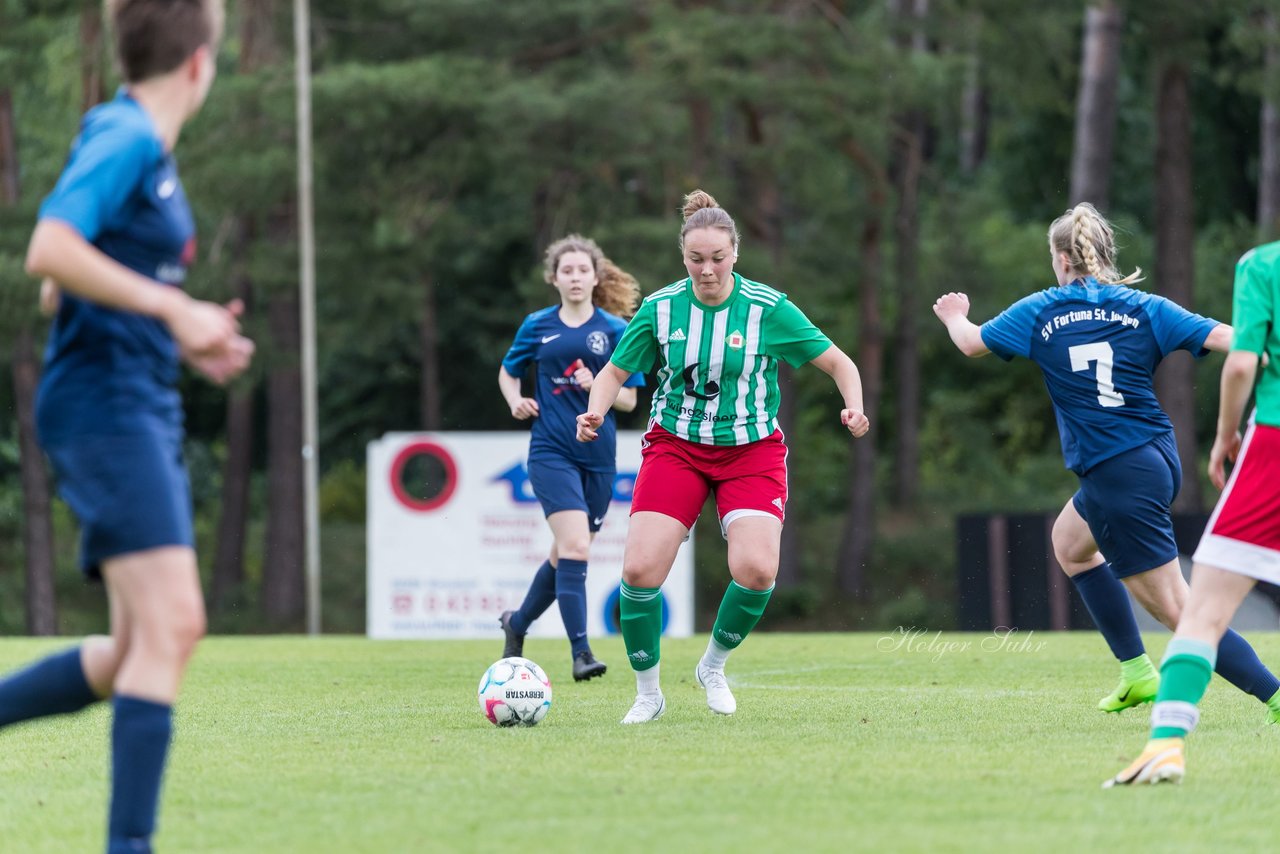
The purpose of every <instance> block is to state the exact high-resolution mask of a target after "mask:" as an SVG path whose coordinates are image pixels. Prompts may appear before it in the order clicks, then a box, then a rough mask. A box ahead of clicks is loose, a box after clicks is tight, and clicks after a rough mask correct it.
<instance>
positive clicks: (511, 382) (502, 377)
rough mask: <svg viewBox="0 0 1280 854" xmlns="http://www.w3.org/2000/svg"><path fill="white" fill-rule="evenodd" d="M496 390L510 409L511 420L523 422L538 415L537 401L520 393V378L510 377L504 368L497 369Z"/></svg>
mask: <svg viewBox="0 0 1280 854" xmlns="http://www.w3.org/2000/svg"><path fill="white" fill-rule="evenodd" d="M498 388H499V389H501V390H502V396H503V397H504V398H506V401H507V406H509V407H511V417H512V418H516V419H519V420H520V421H525V420H527V419H529V418H534V417H536V416H537V415H538V401H536V400H534V399H533V398H531V397H525V396H524V395H522V394H521V393H520V378H519V377H513V376H511V374H509V373H507V369H506V368H498Z"/></svg>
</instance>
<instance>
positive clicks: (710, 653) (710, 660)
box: [702, 638, 733, 671]
mask: <svg viewBox="0 0 1280 854" xmlns="http://www.w3.org/2000/svg"><path fill="white" fill-rule="evenodd" d="M731 652H733V650H731V649H728V648H727V647H723V646H721V645H720V644H718V643H716V639H715V638H712V639H711V640H710V642H708V643H707V651H706V652H704V653H703V654H702V666H703V667H705V668H706V669H708V670H721V671H723V670H724V664H725V662H726V661H728V660H729V653H731Z"/></svg>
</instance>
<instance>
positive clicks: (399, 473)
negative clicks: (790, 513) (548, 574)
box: [367, 431, 693, 640]
mask: <svg viewBox="0 0 1280 854" xmlns="http://www.w3.org/2000/svg"><path fill="white" fill-rule="evenodd" d="M640 437H641V434H640V433H638V432H634V431H623V432H619V433H618V475H617V479H616V480H615V481H614V494H613V504H612V506H611V507H610V510H609V514H608V516H606V517H605V521H604V526H603V527H602V528H601V530H600V533H599V534H597V535H596V539H595V542H594V543H592V546H591V562H590V569H589V570H588V572H587V633H588V634H589V635H591V636H592V637H600V636H602V635H607V634H616V633H617V632H618V622H617V613H618V584H619V581H620V580H621V577H622V551H623V546H624V544H625V543H626V538H627V522H628V518H629V511H630V503H631V490H632V487H633V486H634V484H635V478H636V472H637V471H639V468H640ZM528 449H529V434H528V433H527V432H503V433H464V432H460V433H449V432H442V433H388V434H387V435H385V436H383V437H382V438H381V439H379V440H377V441H374V442H370V443H369V449H368V469H367V471H368V478H369V481H368V498H369V510H368V514H369V516H368V546H367V548H368V589H367V595H368V606H367V607H368V634H369V637H371V638H383V639H391V638H399V639H408V638H493V639H495V640H496V639H499V638H501V637H502V634H501V631H500V630H499V628H498V616H499V615H500V614H501V613H502V612H503V611H506V610H509V609H514V608H518V607H520V603H521V602H522V601H523V600H524V594H525V591H526V590H527V589H528V587H529V582H530V581H531V580H532V579H533V574H534V572H535V571H536V570H537V568H538V566H539V565H541V563H542V562H543V561H544V560H546V559H547V556H548V553H549V550H550V547H551V532H550V530H549V529H548V527H547V523H546V520H545V519H544V517H543V515H542V508H541V506H540V505H539V504H538V501H537V499H536V498H535V497H534V495H533V490H532V488H531V487H530V485H529V474H528V468H527V466H526V462H527V460H526V457H527V452H528ZM662 591H663V598H664V600H665V610H664V612H663V623H664V634H667V635H669V636H672V637H687V636H689V635H691V634H693V545H692V542H688V543H685V544H684V545H683V546H681V548H680V552H679V554H678V555H677V557H676V563H675V566H674V567H673V568H672V570H671V575H670V577H669V578H668V579H667V582H666V584H664V585H663V587H662ZM529 636H530V637H564V626H563V624H562V623H561V622H560V612H559V609H558V608H557V607H556V606H555V605H554V604H553V605H552V606H551V607H550V608H549V609H548V610H547V612H546V613H545V614H543V615H542V617H540V618H539V619H538V621H537V622H536V623H534V624H533V626H532V627H531V628H530V631H529Z"/></svg>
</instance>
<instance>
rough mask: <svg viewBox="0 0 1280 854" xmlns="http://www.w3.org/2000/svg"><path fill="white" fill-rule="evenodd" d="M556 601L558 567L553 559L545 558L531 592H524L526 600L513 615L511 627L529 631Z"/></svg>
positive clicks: (530, 588) (530, 587) (531, 585)
mask: <svg viewBox="0 0 1280 854" xmlns="http://www.w3.org/2000/svg"><path fill="white" fill-rule="evenodd" d="M554 601H556V568H555V567H554V566H552V565H551V561H549V560H544V561H543V562H542V566H540V567H538V571H537V572H536V573H534V576H533V583H531V584H530V585H529V592H528V593H526V594H524V602H523V603H521V605H520V610H518V611H516V612H515V613H514V614H512V615H511V628H513V629H515V630H516V631H517V632H519V633H520V634H524V633H525V632H527V631H529V626H531V625H533V621H534V620H536V619H538V618H539V617H541V616H542V612H543V611H546V610H547V609H548V608H550V607H551V603H552V602H554Z"/></svg>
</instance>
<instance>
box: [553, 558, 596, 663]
mask: <svg viewBox="0 0 1280 854" xmlns="http://www.w3.org/2000/svg"><path fill="white" fill-rule="evenodd" d="M556 600H557V601H558V602H559V603H560V619H561V620H563V621H564V631H565V634H567V635H568V636H569V645H570V646H572V647H573V654H574V655H575V656H576V655H578V654H579V653H582V652H586V651H587V650H589V649H591V644H590V643H588V642H587V562H586V561H585V560H569V559H568V558H564V557H562V558H560V566H559V567H558V568H557V569H556Z"/></svg>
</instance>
